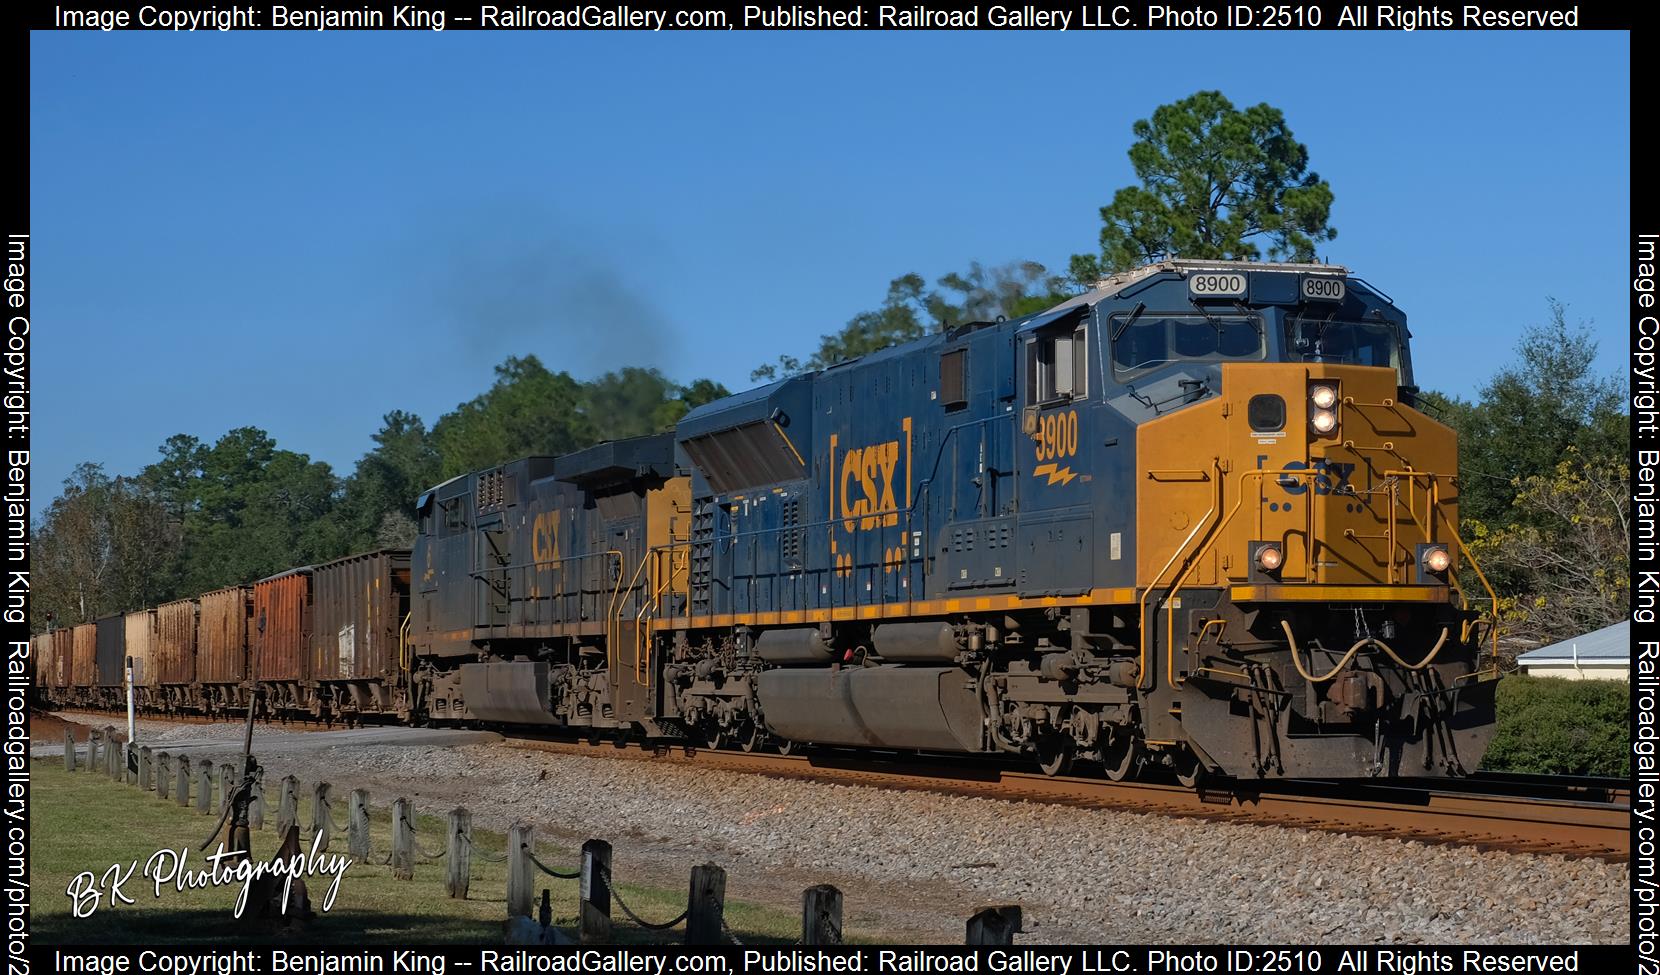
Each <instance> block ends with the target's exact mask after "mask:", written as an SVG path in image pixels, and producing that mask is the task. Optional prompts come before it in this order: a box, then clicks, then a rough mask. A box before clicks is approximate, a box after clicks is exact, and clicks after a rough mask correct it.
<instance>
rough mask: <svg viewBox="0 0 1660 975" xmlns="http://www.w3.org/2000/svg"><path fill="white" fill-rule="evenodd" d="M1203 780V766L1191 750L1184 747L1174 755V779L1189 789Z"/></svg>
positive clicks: (1195, 786)
mask: <svg viewBox="0 0 1660 975" xmlns="http://www.w3.org/2000/svg"><path fill="white" fill-rule="evenodd" d="M1204 780H1205V766H1204V765H1203V764H1202V763H1201V762H1200V761H1199V756H1197V755H1195V754H1193V752H1192V750H1190V749H1187V748H1184V749H1182V750H1181V751H1180V752H1179V753H1177V755H1176V781H1177V782H1180V783H1181V784H1182V785H1184V786H1187V787H1188V788H1189V789H1196V788H1198V787H1199V783H1201V782H1203V781H1204Z"/></svg>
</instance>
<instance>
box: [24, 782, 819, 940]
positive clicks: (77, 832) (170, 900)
mask: <svg viewBox="0 0 1660 975" xmlns="http://www.w3.org/2000/svg"><path fill="white" fill-rule="evenodd" d="M30 777H31V790H30V794H31V800H32V808H31V811H30V816H29V827H30V850H29V867H30V873H31V875H32V876H31V882H32V883H33V885H34V903H33V905H32V906H33V911H34V914H33V928H32V936H33V938H34V939H35V940H37V941H41V942H45V943H48V944H52V943H88V944H90V943H105V944H110V943H125V944H143V943H146V942H151V941H157V940H160V941H165V942H167V943H169V944H212V943H220V942H224V941H226V940H227V939H229V940H231V941H234V942H244V941H267V940H294V939H293V938H292V937H290V936H286V935H284V936H281V937H279V936H277V935H276V934H275V933H274V932H273V931H271V929H270V928H269V927H261V926H259V925H258V923H257V922H252V923H251V922H248V921H245V920H244V921H238V920H235V919H233V918H232V917H231V906H232V903H233V901H234V900H235V898H236V895H237V892H238V891H239V889H240V887H239V885H235V884H232V885H230V886H225V887H208V888H204V889H201V890H186V891H179V890H177V889H176V888H174V887H173V886H171V885H169V886H166V887H164V888H163V890H162V893H161V896H160V897H159V898H157V897H156V896H155V888H154V884H153V882H152V881H149V880H147V879H146V878H145V877H144V876H143V871H144V863H145V861H147V860H148V859H149V857H150V856H151V855H152V854H154V853H155V852H156V851H157V850H162V849H168V848H171V849H174V850H177V849H180V848H181V847H189V848H190V850H191V853H190V860H189V863H188V864H187V869H200V868H203V867H205V866H206V863H205V861H204V860H202V859H201V855H200V854H197V853H196V852H195V849H196V847H197V846H198V845H199V844H200V843H201V842H202V840H203V839H205V838H206V836H207V831H208V830H209V829H211V828H212V827H213V824H214V823H215V822H217V821H218V820H217V817H216V816H215V817H209V816H203V815H201V814H200V813H198V812H196V811H195V809H194V807H192V808H190V809H188V810H187V809H181V808H180V807H179V806H178V805H177V804H176V803H175V802H173V801H172V800H162V799H158V798H156V795H155V793H153V792H140V791H139V790H138V788H137V787H136V786H134V785H123V784H120V783H117V782H111V781H110V780H109V779H107V778H105V777H104V776H103V775H102V774H93V773H87V772H84V771H77V772H73V773H70V772H65V771H64V769H63V762H62V760H61V759H42V760H38V761H35V762H32V763H30ZM275 788H276V785H275V783H271V782H267V790H268V796H267V809H266V817H265V823H266V826H265V829H264V830H261V831H258V832H256V833H255V834H254V838H253V846H254V851H253V852H254V854H255V856H256V857H264V858H266V859H269V858H270V856H271V855H272V854H274V853H275V852H276V848H277V837H276V835H275V820H276V796H275V794H274V792H275ZM304 788H305V784H304V783H302V790H303V789H304ZM337 795H338V793H337ZM345 806H346V804H345V802H343V801H341V799H339V798H336V800H335V802H334V809H335V818H336V820H337V821H340V822H344V821H345V819H346V814H345ZM417 818H418V822H417V825H416V842H417V845H418V846H419V847H421V848H423V849H428V850H434V851H437V850H440V849H442V848H443V837H444V834H445V829H446V824H445V821H444V820H443V819H442V818H440V817H437V816H430V815H418V817H417ZM309 821H310V799H309V797H308V796H306V795H304V794H302V797H301V801H300V822H301V823H302V824H305V823H308V822H309ZM370 821H371V828H370V836H371V844H372V846H371V848H372V849H373V850H374V851H375V853H374V854H373V855H372V856H371V858H370V860H371V862H369V863H353V864H352V865H351V867H350V868H349V869H348V870H347V871H346V873H345V876H344V877H343V878H342V879H341V881H340V890H339V894H338V896H337V897H336V899H335V902H334V905H333V907H332V908H331V909H330V910H329V911H328V913H326V914H325V913H323V912H322V910H321V905H322V899H323V894H324V891H325V890H326V889H327V887H328V884H329V882H330V880H331V878H330V877H328V876H316V877H312V878H309V879H308V881H307V890H308V892H309V894H310V897H311V904H312V909H313V910H314V911H315V912H316V916H315V917H313V918H312V919H311V920H310V921H308V922H306V924H305V926H304V928H303V929H302V931H301V933H300V934H299V935H298V938H299V939H300V940H303V941H305V942H307V943H313V942H315V943H322V944H362V945H371V944H406V945H407V944H493V943H500V941H501V936H502V931H503V927H504V922H505V919H506V917H507V900H506V894H507V864H506V863H505V862H499V863H498V862H493V861H495V860H497V859H500V858H501V856H502V853H503V851H504V850H505V848H506V838H505V837H504V836H503V835H502V834H500V833H492V832H489V831H486V830H480V829H475V830H474V831H473V843H474V848H475V850H476V851H477V853H478V854H479V855H477V856H474V857H473V861H472V875H471V876H472V879H471V882H470V886H469V891H468V896H467V899H466V900H451V899H450V898H449V896H448V894H447V893H446V892H445V890H444V878H445V873H446V868H445V865H444V863H443V862H441V861H440V862H433V863H417V865H416V867H415V878H414V879H413V880H408V881H398V880H393V879H392V871H391V868H390V867H388V866H385V865H383V864H378V863H375V862H373V861H375V860H383V859H385V857H386V851H387V849H388V848H389V846H390V842H391V834H392V827H391V812H390V810H389V809H387V808H384V807H376V808H375V809H374V810H373V811H372V813H371V816H370ZM302 845H304V846H306V847H307V848H309V840H306V841H303V842H302ZM345 846H346V841H345V838H344V836H342V835H339V834H336V835H335V838H334V839H333V840H332V841H331V843H330V851H331V852H337V853H342V854H343V853H344V852H345ZM210 852H211V850H210ZM536 855H537V858H538V859H540V860H541V861H542V862H543V863H546V864H548V865H549V866H551V867H555V868H558V869H567V868H572V867H574V865H575V864H576V862H577V859H578V856H577V853H576V851H573V850H568V849H563V848H560V847H557V846H553V845H552V844H549V843H547V842H546V841H539V842H538V843H537V851H536ZM134 860H137V861H138V864H139V866H138V869H137V870H135V871H134V873H133V875H132V877H131V879H129V880H127V881H126V882H125V883H124V884H123V886H122V889H123V891H124V892H125V893H126V895H127V896H128V897H130V898H132V899H133V900H134V901H135V903H133V904H124V903H119V902H118V903H116V904H114V905H111V904H109V903H108V902H107V899H106V900H105V901H101V902H100V903H99V905H98V909H97V911H96V913H94V914H93V915H92V916H90V917H84V918H76V917H73V916H72V915H71V907H70V899H69V897H68V895H67V894H66V890H67V889H68V887H69V885H70V883H71V881H72V880H73V878H74V877H75V876H76V875H77V874H79V873H81V872H82V871H91V872H93V873H94V874H96V875H98V876H99V877H102V876H103V872H104V871H105V870H107V869H108V868H109V867H110V865H111V864H115V863H120V864H122V865H123V869H126V867H127V866H128V865H130V864H131V863H132V862H133V861H134ZM613 869H614V870H616V872H617V873H619V874H622V875H623V876H625V877H626V876H627V864H626V863H625V862H614V863H613ZM659 879H661V881H662V882H663V886H660V887H659V886H648V885H640V884H634V883H620V884H618V888H619V890H620V892H621V894H622V897H623V898H624V899H625V900H626V901H627V902H628V905H629V906H630V907H632V908H633V909H634V910H635V911H636V912H637V913H639V914H640V915H642V916H643V917H645V918H647V919H648V920H652V921H656V920H659V919H661V920H667V919H669V918H671V917H674V916H675V915H677V914H679V913H680V912H681V911H682V910H684V909H685V907H686V886H687V880H686V878H679V879H678V880H675V881H673V882H671V881H670V879H669V878H659ZM544 887H545V888H547V889H548V890H549V891H550V892H551V894H552V904H553V914H554V924H555V925H556V926H558V927H563V928H566V929H567V930H571V929H573V928H574V926H575V920H574V917H575V913H576V904H577V882H576V881H574V880H556V879H554V878H551V877H546V876H542V877H539V878H538V882H537V884H536V889H537V894H538V897H539V896H540V892H541V890H542V888H544ZM612 915H613V923H614V924H615V935H616V941H617V942H618V943H620V944H652V943H668V942H673V941H676V940H678V939H679V938H680V937H681V936H682V932H681V931H680V930H676V931H669V932H661V933H659V932H653V931H647V930H644V929H641V928H639V927H636V926H634V925H633V924H632V923H630V922H628V921H627V919H626V918H625V917H624V916H623V914H622V912H621V911H620V910H618V909H617V908H616V906H615V905H613V907H612ZM726 921H727V924H728V925H729V926H730V927H731V928H732V930H733V931H734V932H736V933H737V934H738V936H739V937H740V938H742V939H743V941H744V942H745V943H747V944H779V943H790V942H793V941H794V940H795V938H796V937H797V935H798V934H799V932H800V924H801V922H800V918H799V915H796V914H793V913H790V912H785V911H780V910H777V909H774V908H770V907H766V906H762V905H755V904H746V903H741V902H731V901H729V902H728V903H727V905H726Z"/></svg>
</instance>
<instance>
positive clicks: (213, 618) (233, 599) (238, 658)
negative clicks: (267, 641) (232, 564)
mask: <svg viewBox="0 0 1660 975" xmlns="http://www.w3.org/2000/svg"><path fill="white" fill-rule="evenodd" d="M200 610H201V615H200V616H199V617H198V619H197V626H196V685H197V688H196V692H197V693H198V694H199V695H201V706H202V707H203V708H204V709H206V710H209V711H216V710H220V709H223V708H230V707H242V706H244V705H245V704H246V703H247V697H246V696H245V687H244V682H245V681H246V680H247V679H248V632H249V619H250V617H251V615H252V613H253V590H252V589H250V588H249V587H247V586H231V587H229V588H226V589H215V590H214V591H213V592H209V593H203V594H202V598H201V605H200Z"/></svg>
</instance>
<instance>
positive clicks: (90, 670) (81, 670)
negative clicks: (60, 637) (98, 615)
mask: <svg viewBox="0 0 1660 975" xmlns="http://www.w3.org/2000/svg"><path fill="white" fill-rule="evenodd" d="M69 639H70V650H69V653H70V662H69V685H70V686H71V687H74V688H76V689H78V690H84V691H85V692H86V693H85V695H83V696H87V697H90V696H91V694H92V688H93V687H95V686H97V684H98V624H96V623H82V624H80V625H79V626H77V627H75V628H74V629H73V630H71V631H70V637H69Z"/></svg>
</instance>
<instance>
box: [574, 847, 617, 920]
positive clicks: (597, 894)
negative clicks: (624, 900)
mask: <svg viewBox="0 0 1660 975" xmlns="http://www.w3.org/2000/svg"><path fill="white" fill-rule="evenodd" d="M577 937H578V938H579V939H580V941H581V943H582V944H585V945H603V944H609V943H610V941H611V844H609V843H607V842H605V841H604V840H589V841H588V842H586V843H584V844H582V881H581V884H580V885H579V886H578V888H577Z"/></svg>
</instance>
